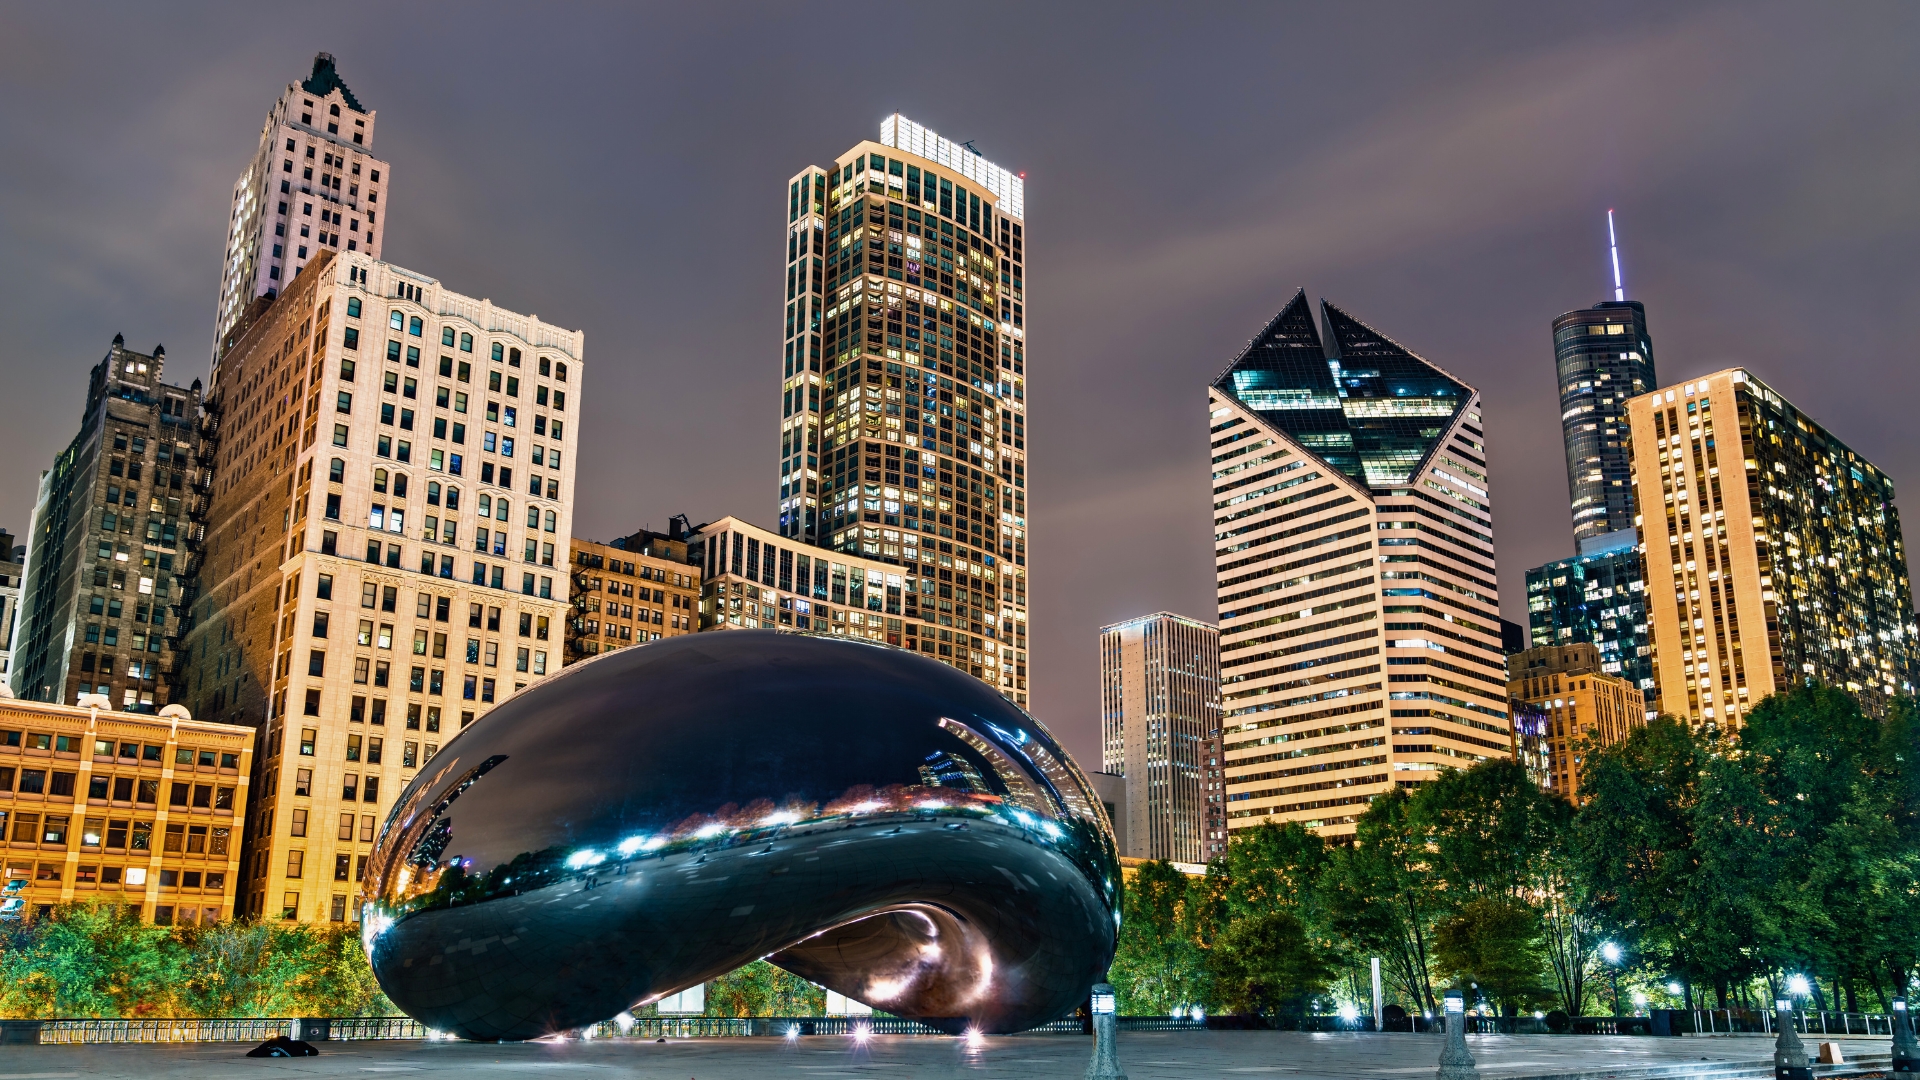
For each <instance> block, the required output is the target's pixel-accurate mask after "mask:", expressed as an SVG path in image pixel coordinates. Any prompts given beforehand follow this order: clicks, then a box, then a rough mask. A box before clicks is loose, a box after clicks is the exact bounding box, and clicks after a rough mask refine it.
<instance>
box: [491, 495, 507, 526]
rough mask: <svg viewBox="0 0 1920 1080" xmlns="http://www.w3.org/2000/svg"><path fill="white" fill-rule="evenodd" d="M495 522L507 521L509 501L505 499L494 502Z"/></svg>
mask: <svg viewBox="0 0 1920 1080" xmlns="http://www.w3.org/2000/svg"><path fill="white" fill-rule="evenodd" d="M493 520H495V521H505V520H507V500H505V499H495V500H493Z"/></svg>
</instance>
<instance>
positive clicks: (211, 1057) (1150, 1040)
mask: <svg viewBox="0 0 1920 1080" xmlns="http://www.w3.org/2000/svg"><path fill="white" fill-rule="evenodd" d="M1817 1040H1818V1037H1817V1036H1816V1037H1815V1041H1816V1042H1817ZM1839 1041H1841V1042H1842V1043H1843V1045H1845V1046H1846V1047H1847V1049H1848V1050H1849V1051H1850V1052H1849V1054H1848V1056H1849V1058H1852V1057H1856V1056H1858V1055H1860V1054H1863V1053H1869V1052H1872V1053H1879V1054H1885V1053H1886V1052H1887V1040H1886V1039H1884V1038H1882V1039H1877V1040H1875V1039H1854V1040H1839ZM1467 1043H1468V1048H1469V1049H1470V1050H1471V1051H1472V1053H1473V1055H1474V1057H1475V1058H1476V1059H1477V1060H1478V1062H1479V1067H1480V1071H1481V1074H1482V1075H1483V1076H1486V1077H1489V1078H1498V1077H1510V1078H1518V1077H1524V1076H1543V1075H1552V1074H1565V1073H1576V1072H1578V1073H1588V1074H1601V1073H1605V1072H1609V1071H1613V1070H1620V1069H1633V1068H1638V1067H1645V1066H1653V1065H1680V1064H1684V1063H1698V1062H1701V1061H1703V1060H1704V1061H1751V1060H1755V1059H1764V1058H1767V1057H1769V1056H1771V1054H1772V1051H1773V1040H1772V1039H1771V1038H1770V1037H1765V1036H1709V1037H1683V1038H1651V1037H1630V1036H1626V1037H1622V1036H1578V1035H1571V1036H1569V1035H1563V1036H1550V1035H1475V1036H1469V1037H1468V1040H1467ZM1440 1044H1441V1040H1440V1037H1439V1036H1437V1035H1405V1034H1385V1035H1375V1034H1365V1033H1347V1034H1302V1033H1298V1032H1258V1031H1256V1032H1234V1031H1217V1032H1164V1033H1159V1032H1129V1033H1125V1034H1122V1035H1121V1036H1120V1064H1121V1068H1123V1069H1124V1070H1125V1071H1126V1073H1127V1075H1128V1076H1129V1077H1130V1078H1131V1080H1174V1078H1181V1080H1186V1078H1192V1077H1249V1078H1252V1077H1260V1076H1285V1077H1288V1078H1289V1080H1355V1078H1360V1077H1368V1078H1382V1077H1384V1078H1389V1080H1391V1078H1395V1077H1408V1078H1413V1077H1428V1076H1432V1075H1433V1070H1434V1067H1435V1065H1436V1063H1437V1061H1438V1059H1439V1055H1440ZM318 1046H319V1049H320V1056H319V1057H313V1058H291V1059H288V1058H278V1059H276V1058H248V1057H246V1056H244V1055H245V1053H246V1051H247V1050H248V1049H249V1047H248V1046H246V1045H238V1044H201V1045H191V1046H155V1045H144V1046H141V1045H103V1046H0V1080H69V1078H71V1080H81V1078H88V1080H92V1078H96V1077H97V1078H101V1080H108V1078H120V1077H125V1078H129V1080H186V1078H192V1080H202V1078H204V1080H227V1078H232V1077H249V1078H259V1080H293V1078H297V1077H354V1078H356V1080H357V1078H365V1077H378V1076H384V1075H392V1076H395V1077H404V1076H409V1075H418V1076H420V1077H421V1078H422V1080H429V1078H435V1077H437V1078H441V1080H482V1078H487V1080H493V1078H508V1077H511V1078H515V1080H531V1078H534V1077H538V1078H540V1080H548V1078H552V1080H573V1078H580V1080H588V1078H592V1080H618V1078H626V1077H633V1078H644V1080H656V1078H657V1080H679V1078H682V1077H685V1078H688V1080H769V1078H770V1077H796V1078H800V1077H804V1078H815V1080H831V1078H837V1077H861V1078H877V1077H899V1078H902V1080H907V1078H912V1080H941V1078H946V1077H954V1078H964V1080H989V1078H995V1080H997V1078H1008V1080H1013V1078H1019V1080H1040V1078H1060V1080H1068V1078H1075V1077H1079V1076H1080V1075H1081V1074H1082V1073H1083V1072H1084V1071H1085V1069H1086V1064H1087V1059H1088V1056H1089V1054H1090V1052H1091V1049H1092V1040H1091V1039H1089V1038H1086V1037H1076V1036H1071V1035H1030V1036H1017V1037H1010V1038H1002V1037H995V1038H986V1039H982V1040H980V1041H979V1043H978V1045H975V1046H969V1045H968V1044H967V1043H965V1042H964V1041H962V1040H958V1039H946V1038H928V1037H909V1036H875V1037H873V1038H872V1039H871V1040H870V1041H869V1042H868V1043H867V1044H866V1045H865V1046H856V1045H855V1044H854V1042H853V1040H852V1039H850V1038H848V1037H846V1036H814V1037H808V1038H802V1039H797V1040H793V1041H787V1040H782V1039H741V1038H734V1039H682V1040H671V1041H668V1042H665V1043H654V1042H645V1043H642V1042H628V1041H624V1040H602V1041H598V1042H585V1043H582V1042H569V1043H517V1044H509V1045H486V1044H479V1043H458V1042H352V1043H348V1042H327V1043H320V1044H318ZM1813 1048H1814V1047H1813V1045H1812V1044H1811V1043H1810V1044H1809V1049H1810V1050H1811V1049H1813Z"/></svg>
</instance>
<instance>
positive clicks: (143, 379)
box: [11, 334, 203, 712]
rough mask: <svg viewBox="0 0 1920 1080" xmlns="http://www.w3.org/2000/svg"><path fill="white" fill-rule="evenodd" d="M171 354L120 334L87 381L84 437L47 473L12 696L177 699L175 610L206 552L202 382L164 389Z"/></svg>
mask: <svg viewBox="0 0 1920 1080" xmlns="http://www.w3.org/2000/svg"><path fill="white" fill-rule="evenodd" d="M166 356H167V352H166V349H164V348H162V347H160V346H158V345H156V346H154V349H153V351H152V352H151V353H142V352H136V351H134V350H132V349H129V348H127V347H126V343H125V340H124V339H123V338H121V337H120V335H118V334H115V335H114V338H113V346H112V347H111V348H110V349H108V350H107V355H106V356H105V357H103V358H102V359H101V360H100V362H99V363H98V364H95V365H94V366H93V370H92V372H90V373H89V377H88V380H87V401H86V408H85V409H84V410H83V411H82V412H81V416H80V430H79V432H78V433H77V434H75V435H74V437H73V441H72V442H70V443H68V444H67V448H66V449H65V450H63V451H61V453H60V455H59V456H58V457H56V458H54V460H53V467H52V468H51V469H49V470H47V471H46V472H43V473H42V474H41V475H40V493H39V498H38V499H37V500H36V502H35V504H34V508H33V527H32V529H31V530H30V531H29V532H28V534H27V565H26V570H25V583H24V585H23V586H22V588H21V593H20V620H19V626H18V629H17V632H16V637H15V640H14V655H13V671H12V679H11V681H12V685H13V690H14V693H16V694H18V695H19V696H20V697H23V698H31V699H33V700H36V701H52V702H64V703H66V704H69V705H71V704H73V703H74V702H75V701H76V700H78V696H79V695H80V694H87V693H96V694H106V695H108V696H109V697H111V698H112V699H113V704H114V708H115V709H118V710H120V711H123V712H154V711H155V710H157V709H158V708H159V707H160V706H162V705H165V704H167V703H168V702H169V701H172V700H174V695H173V693H172V691H173V690H176V689H177V687H175V686H174V685H172V683H173V679H174V676H175V673H174V671H173V666H174V665H173V661H174V658H175V652H174V649H175V645H176V644H177V642H176V635H177V634H178V633H179V616H180V614H181V611H180V609H179V607H178V606H177V605H181V604H184V603H185V602H186V594H185V591H184V588H183V584H184V582H183V578H186V577H189V576H190V574H189V571H188V566H187V564H188V562H189V560H190V557H191V553H192V551H193V550H194V547H195V546H196V543H197V541H196V540H195V528H196V526H195V525H194V523H193V522H192V521H191V520H189V518H190V515H191V511H192V509H193V506H192V504H193V502H194V500H195V499H196V498H198V497H199V496H200V494H201V489H202V484H201V477H202V475H203V473H202V469H201V463H200V462H198V461H197V460H196V458H197V457H198V456H199V447H200V435H199V430H198V429H199V423H200V380H198V379H195V380H194V381H193V385H191V386H175V385H172V384H170V383H168V382H167V381H166V380H165V375H164V372H165V369H166Z"/></svg>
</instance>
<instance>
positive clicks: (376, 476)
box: [373, 469, 387, 495]
mask: <svg viewBox="0 0 1920 1080" xmlns="http://www.w3.org/2000/svg"><path fill="white" fill-rule="evenodd" d="M373 490H375V491H377V492H379V493H380V494H382V495H385V494H386V493H387V470H385V469H375V470H373Z"/></svg>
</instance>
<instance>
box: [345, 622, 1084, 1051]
mask: <svg viewBox="0 0 1920 1080" xmlns="http://www.w3.org/2000/svg"><path fill="white" fill-rule="evenodd" d="M388 820H389V822H390V824H389V825H388V827H387V829H386V831H385V832H384V833H383V835H382V836H381V838H380V841H379V843H378V844H377V845H376V847H375V848H374V852H373V855H372V857H371V858H370V859H369V865H368V867H367V869H368V871H369V874H370V880H369V883H368V885H369V892H370V894H371V896H372V897H373V898H374V899H373V900H372V902H371V903H370V904H368V905H367V907H366V909H365V913H364V916H363V917H364V920H365V921H364V923H363V925H366V926H368V927H369V928H370V941H371V947H370V949H369V953H370V955H371V957H372V960H373V970H374V973H375V975H376V976H377V977H378V978H379V980H380V985H381V988H382V989H383V990H385V991H386V993H387V995H388V997H390V998H392V1000H393V1002H394V1004H396V1005H398V1006H400V1008H401V1009H402V1010H404V1011H406V1012H407V1013H409V1014H410V1015H412V1016H413V1017H414V1018H415V1019H417V1020H419V1021H420V1022H421V1023H423V1024H426V1025H427V1026H429V1027H431V1028H433V1029H435V1030H439V1031H450V1032H453V1033H454V1034H457V1035H459V1036H461V1037H463V1038H467V1039H477V1040H487V1041H491V1040H495V1039H535V1038H541V1037H543V1036H547V1035H551V1034H555V1033H558V1032H565V1031H570V1030H575V1029H579V1028H584V1027H587V1026H590V1025H592V1024H595V1023H598V1022H600V1021H602V1020H605V1019H607V1018H608V1017H610V1016H613V1015H614V1014H616V1013H618V1012H620V1011H621V1010H623V1009H626V1008H628V1007H629V1006H631V1005H632V1004H633V1003H634V1002H635V1001H650V1000H655V999H658V998H659V997H661V996H663V995H666V994H669V993H673V992H676V991H678V990H680V989H683V988H685V987H688V986H692V985H694V984H697V983H700V982H702V981H704V980H707V979H711V978H713V977H715V976H717V975H720V974H723V973H725V972H727V971H730V970H732V969H733V968H735V967H738V966H739V965H741V964H743V963H746V962H748V961H751V960H757V959H759V958H761V957H766V958H767V959H769V960H771V961H772V962H773V963H775V964H778V965H779V966H781V967H783V968H785V969H787V970H788V971H791V972H793V973H794V974H796V975H799V976H801V977H803V978H806V979H809V980H811V981H813V982H815V983H818V984H820V985H822V986H825V987H827V988H828V989H831V990H835V991H838V992H840V993H842V994H845V995H847V996H848V997H851V998H853V999H854V1000H857V1001H864V1002H867V1003H868V1004H871V1005H873V1006H875V1007H876V1008H880V1009H884V1010H885V1011H887V1012H889V1013H892V1014H894V1015H896V1016H903V1017H907V1018H909V1019H915V1020H921V1021H923V1022H925V1023H927V1024H930V1025H934V1026H936V1027H938V1028H940V1029H941V1030H950V1031H951V1032H952V1033H954V1034H959V1033H960V1032H962V1031H964V1030H966V1029H968V1028H970V1027H971V1028H977V1029H979V1030H980V1031H983V1032H986V1033H1005V1032H1015V1031H1022V1030H1025V1029H1027V1028H1031V1027H1034V1026H1037V1025H1039V1024H1044V1023H1047V1022H1049V1021H1051V1020H1054V1019H1057V1018H1059V1017H1061V1016H1065V1015H1067V1014H1069V1013H1071V1012H1072V1011H1073V1008H1074V1006H1075V1005H1076V1004H1078V1003H1080V1002H1082V1001H1084V1000H1085V998H1086V996H1087V988H1088V987H1089V986H1091V985H1092V984H1093V983H1094V982H1095V981H1097V980H1098V979H1099V978H1100V975H1101V973H1102V972H1104V971H1105V970H1106V968H1107V965H1108V963H1109V962H1110V961H1111V960H1112V958H1113V949H1114V934H1115V928H1116V925H1117V924H1118V922H1119V918H1118V916H1119V904H1120V868H1119V865H1118V863H1119V859H1118V855H1117V852H1116V851H1115V849H1114V844H1113V837H1112V834H1111V832H1110V831H1109V828H1108V825H1107V823H1106V817H1105V815H1104V814H1103V813H1102V812H1101V809H1100V802H1099V799H1098V798H1097V797H1096V796H1095V795H1094V794H1093V793H1092V790H1091V787H1090V785H1089V784H1088V782H1087V780H1086V777H1085V776H1084V775H1083V774H1082V773H1081V771H1080V770H1079V769H1078V768H1077V767H1076V766H1075V765H1074V764H1073V762H1072V761H1071V760H1070V759H1069V758H1068V757H1067V754H1066V752H1065V751H1064V750H1062V749H1061V748H1060V746H1059V745H1058V744H1057V743H1056V742H1055V741H1054V739H1053V737H1052V736H1051V735H1050V734H1049V733H1048V732H1047V730H1046V729H1045V728H1043V727H1042V726H1040V724H1039V723H1037V722H1036V721H1035V720H1034V719H1033V718H1032V717H1031V716H1028V715H1027V714H1026V713H1025V712H1023V711H1022V710H1021V709H1019V708H1018V707H1016V706H1015V705H1013V704H1012V703H1011V702H1009V701H1007V700H1006V699H1005V698H1003V697H1001V696H1000V694H999V693H998V692H997V691H996V690H995V688H994V687H992V686H990V685H988V684H987V683H985V682H982V681H981V680H979V679H976V678H972V677H970V676H968V675H966V674H964V673H962V672H960V671H958V670H955V669H954V668H952V667H948V666H946V665H944V664H940V663H937V662H935V661H934V660H933V659H931V658H929V657H923V656H920V655H917V654H915V653H911V652H907V651H905V650H902V649H895V648H888V647H886V646H883V645H878V644H875V643H871V642H866V641H857V640H849V639H846V638H830V637H824V636H819V637H817V636H812V635H805V636H803V635H796V634H782V633H776V632H774V631H770V630H740V631H734V632H730V633H726V634H705V635H700V636H698V637H694V636H688V637H680V638H668V639H665V640H662V641H657V642H653V643H651V644H648V645H645V646H641V647H638V648H630V649H621V650H618V651H617V652H612V653H607V654H604V655H602V656H600V657H599V658H597V659H594V660H589V661H587V662H585V663H582V664H576V665H574V666H572V667H569V668H567V669H566V670H565V671H564V672H562V673H560V674H558V675H555V676H554V677H552V678H549V679H546V680H544V681H542V682H540V683H538V684H536V685H534V686H532V687H530V688H529V689H527V690H526V691H525V692H524V693H518V694H515V695H513V697H512V698H511V699H509V700H508V701H506V702H505V703H503V704H502V705H501V706H500V707H499V708H497V709H494V710H493V711H492V712H490V713H488V714H487V715H486V716H484V717H482V718H481V719H480V720H478V721H476V722H475V723H474V725H473V726H472V727H470V728H467V729H466V730H465V731H463V732H461V734H460V739H459V742H458V745H457V746H455V747H451V748H450V749H449V751H448V752H447V753H444V754H442V755H440V756H438V757H436V758H434V760H433V761H432V762H431V763H430V764H428V765H427V766H426V767H425V768H423V769H422V770H421V771H420V773H419V775H418V777H417V778H416V779H415V780H414V782H413V783H412V784H411V785H409V786H408V788H407V789H406V790H405V791H404V792H402V793H401V795H400V803H399V805H398V806H397V807H396V808H395V810H394V812H393V814H392V816H391V817H390V818H389V819H388Z"/></svg>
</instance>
